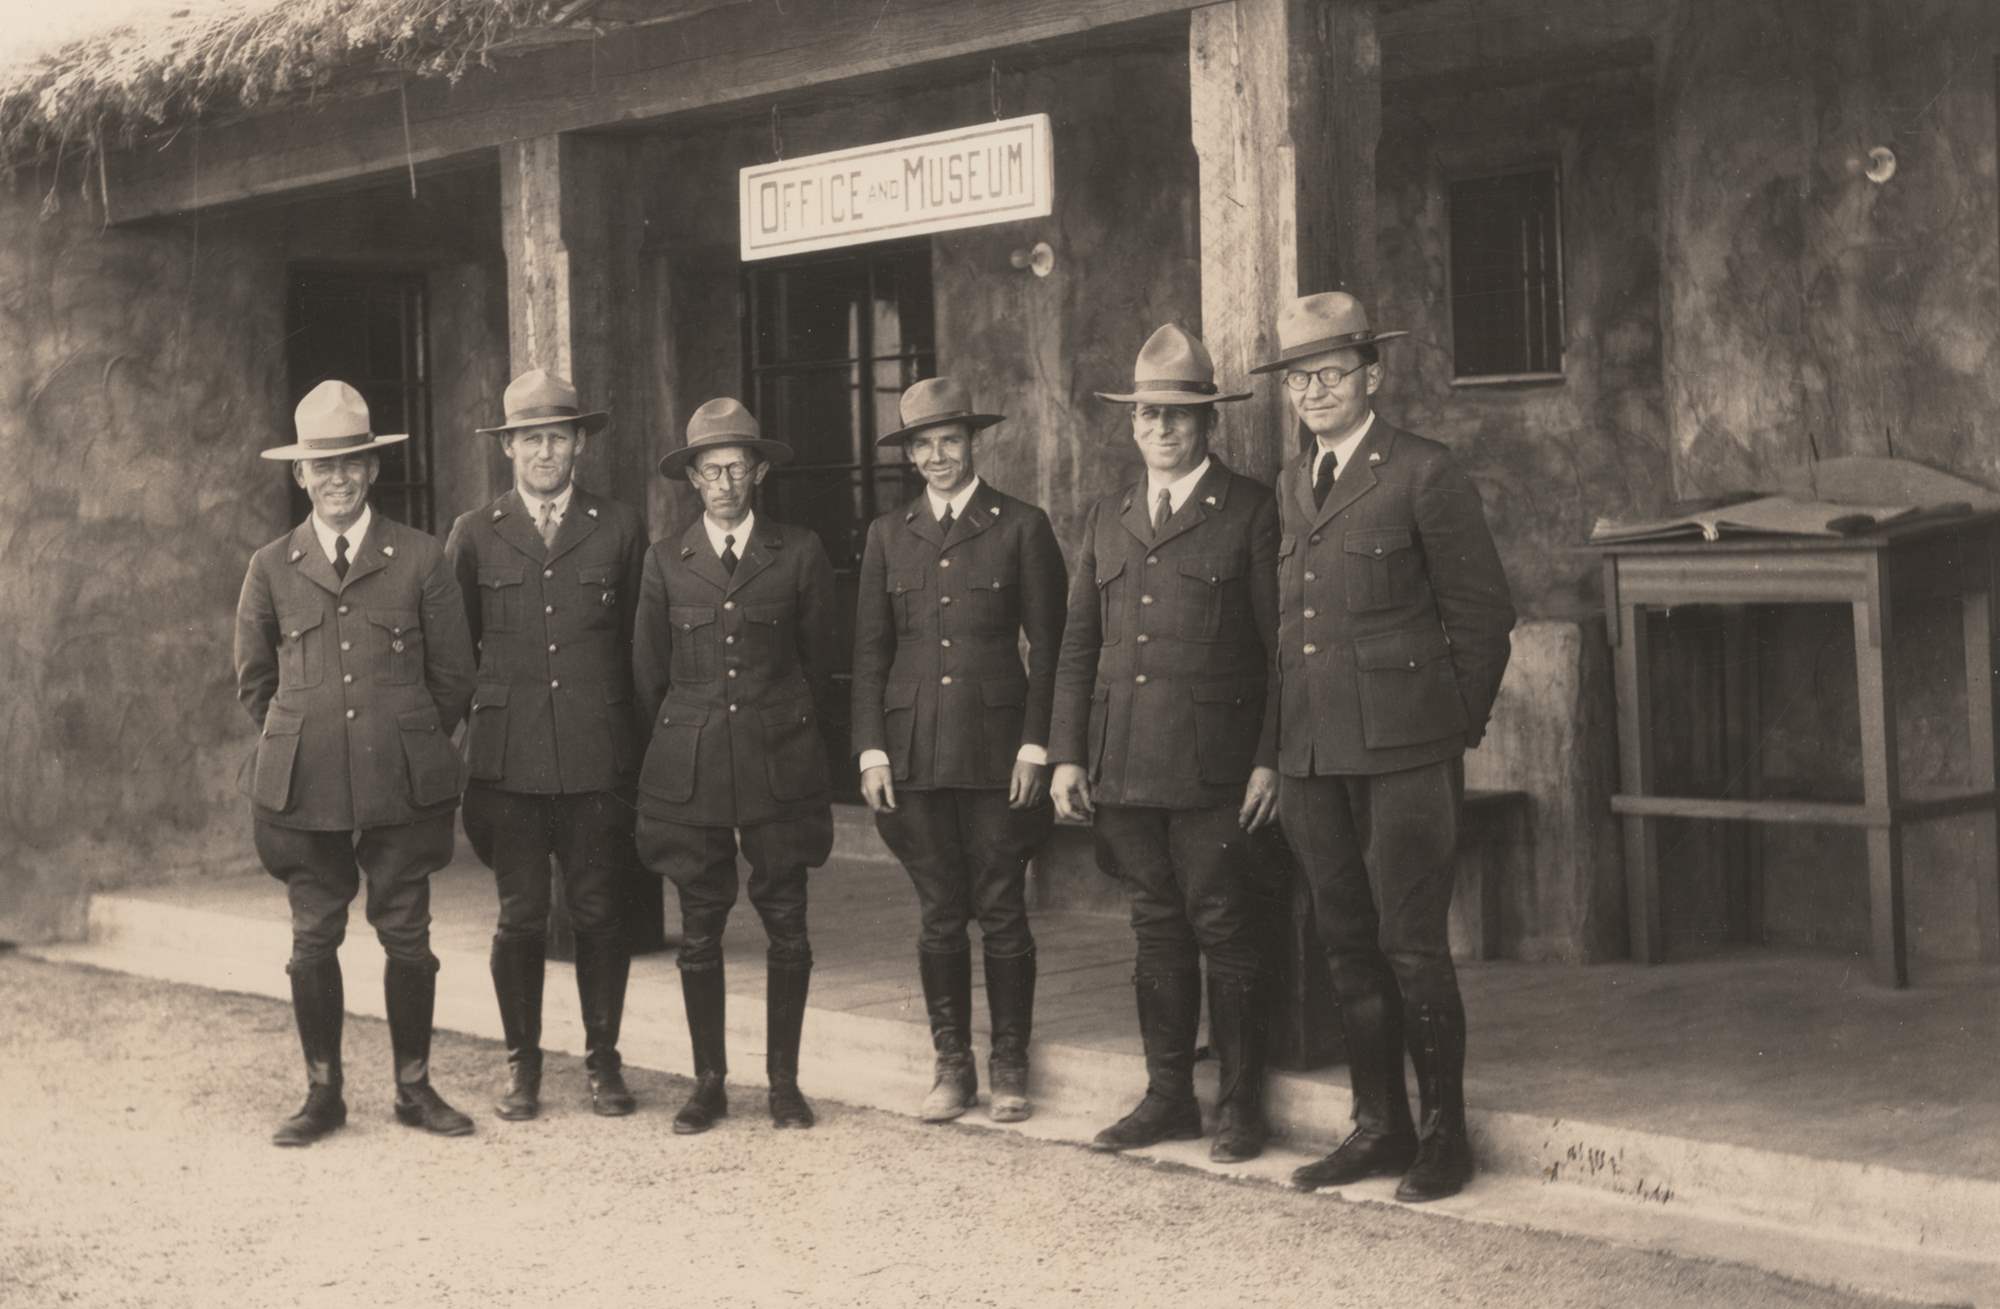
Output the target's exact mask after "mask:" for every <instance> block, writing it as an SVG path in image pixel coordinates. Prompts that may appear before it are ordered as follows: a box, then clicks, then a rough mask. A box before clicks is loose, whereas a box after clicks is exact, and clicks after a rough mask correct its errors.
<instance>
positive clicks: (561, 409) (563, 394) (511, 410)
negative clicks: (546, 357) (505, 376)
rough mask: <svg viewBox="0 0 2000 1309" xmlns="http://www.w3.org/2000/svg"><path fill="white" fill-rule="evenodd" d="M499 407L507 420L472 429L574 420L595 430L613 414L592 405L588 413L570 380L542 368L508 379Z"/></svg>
mask: <svg viewBox="0 0 2000 1309" xmlns="http://www.w3.org/2000/svg"><path fill="white" fill-rule="evenodd" d="M500 408H501V410H502V412H504V413H505V414H506V415H507V421H506V422H504V423H501V424H500V425H499V426H498V427H478V428H474V429H473V430H474V431H476V432H479V433H481V434H482V435H486V436H491V435H494V434H497V433H501V432H511V431H514V430H516V429H517V428H522V427H544V426H547V425H548V424H550V423H575V424H576V425H577V428H578V430H580V431H584V432H595V431H597V430H598V429H599V428H601V427H603V426H604V425H605V424H606V423H608V422H610V421H611V415H610V414H609V413H607V412H605V411H604V410H602V409H593V410H591V411H590V412H589V413H585V412H584V411H583V407H582V406H581V405H580V404H578V403H577V398H576V387H575V386H574V385H573V384H572V383H571V382H570V380H569V379H568V378H567V377H561V376H558V375H557V374H555V373H551V372H547V371H545V370H543V369H540V368H532V369H529V370H528V371H527V372H525V373H523V374H521V375H520V376H519V377H517V378H515V379H514V380H513V381H511V382H509V383H507V392H506V394H505V395H503V396H502V397H501V399H500Z"/></svg>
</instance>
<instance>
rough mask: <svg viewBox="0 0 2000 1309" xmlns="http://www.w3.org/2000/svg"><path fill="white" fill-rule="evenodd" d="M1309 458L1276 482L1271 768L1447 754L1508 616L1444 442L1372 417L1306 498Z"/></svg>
mask: <svg viewBox="0 0 2000 1309" xmlns="http://www.w3.org/2000/svg"><path fill="white" fill-rule="evenodd" d="M1315 453H1316V451H1315V450H1314V449H1312V448H1308V449H1307V450H1306V451H1305V452H1304V453H1303V454H1301V455H1299V456H1298V457H1297V458H1295V459H1293V460H1292V461H1291V463H1289V464H1288V465H1287V466H1286V468H1285V471H1284V472H1283V474H1281V475H1280V477H1279V478H1278V500H1279V504H1280V508H1281V511H1282V513H1283V515H1284V538H1283V540H1282V542H1281V543H1280V545H1279V550H1278V553H1279V555H1280V559H1279V571H1278V576H1279V589H1278V595H1279V614H1280V617H1279V624H1278V626H1279V638H1280V639H1279V647H1278V648H1279V651H1280V659H1279V668H1280V682H1281V685H1282V691H1283V702H1284V712H1283V718H1282V722H1283V727H1282V729H1281V731H1280V740H1279V746H1280V749H1279V754H1280V760H1281V766H1282V768H1283V771H1284V772H1285V774H1286V775H1287V776H1290V777H1307V776H1312V775H1315V774H1353V773H1388V772H1398V771H1401V770H1402V769H1406V768H1416V767H1419V766H1420V765H1423V764H1427V763H1435V762H1436V761H1438V760H1440V759H1447V758H1450V757H1452V756H1454V755H1457V754H1459V753H1460V752H1461V751H1463V750H1465V749H1466V748H1467V747H1469V746H1472V745H1476V744H1478V742H1479V739H1480V737H1481V736H1483V735H1484V734H1485V732H1486V720H1487V717H1488V715H1490V714H1491V713H1492V711H1493V699H1494V696H1495V695H1496V694H1498V692H1499V689H1500V677H1501V674H1502V673H1503V672H1505V671H1506V668H1507V656H1508V653H1509V649H1510V642H1509V640H1508V633H1509V631H1511V630H1512V628H1513V626H1514V604H1513V600H1512V597H1511V595H1510V594H1509V591H1508V588H1507V575H1506V573H1505V572H1504V571H1502V569H1501V566H1500V554H1499V551H1498V550H1496V549H1495V548H1494V545H1493V535H1492V533H1491V532H1490V531H1488V529H1487V526H1486V514H1485V510H1484V509H1483V507H1482V506H1481V504H1480V500H1479V489H1478V488H1477V487H1476V486H1474V485H1473V483H1472V479H1471V478H1470V477H1467V476H1466V474H1465V471H1464V469H1462V468H1461V467H1460V466H1459V464H1458V461H1457V460H1456V459H1454V458H1453V457H1452V453H1451V451H1450V450H1449V449H1447V448H1446V447H1444V446H1442V445H1440V444H1438V443H1437V442H1436V441H1427V440H1425V439H1424V438H1423V437H1421V436H1413V435H1411V434H1410V433H1408V432H1405V431H1401V430H1399V429H1397V428H1394V427H1391V426H1389V425H1388V424H1387V423H1385V422H1383V421H1382V419H1381V417H1380V416H1379V415H1378V416H1377V417H1376V419H1375V426H1374V427H1373V428H1371V429H1370V430H1369V432H1368V435H1367V436H1366V437H1364V438H1362V441H1361V444H1360V445H1359V446H1357V447H1356V448H1355V450H1354V455H1353V458H1352V461H1351V466H1350V467H1348V468H1346V469H1343V470H1342V471H1341V473H1340V476H1339V478H1338V480H1336V481H1335V482H1334V484H1333V490H1332V492H1331V493H1330V494H1329V495H1328V496H1327V498H1326V504H1325V505H1324V506H1315V505H1314V504H1313V488H1312V458H1313V455H1314V454H1315Z"/></svg>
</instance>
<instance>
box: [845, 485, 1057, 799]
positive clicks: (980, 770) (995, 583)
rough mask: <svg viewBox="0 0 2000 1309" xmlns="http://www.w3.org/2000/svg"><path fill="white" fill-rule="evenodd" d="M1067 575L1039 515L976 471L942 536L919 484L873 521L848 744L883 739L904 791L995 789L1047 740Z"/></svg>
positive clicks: (864, 560) (879, 746)
mask: <svg viewBox="0 0 2000 1309" xmlns="http://www.w3.org/2000/svg"><path fill="white" fill-rule="evenodd" d="M1068 584H1069V574H1068V573H1067V571H1066V570H1065V569H1064V567H1063V558H1062V550H1061V548H1060V547H1059V546H1057V545H1056V535H1055V532H1054V531H1053V530H1051V529H1050V527H1049V519H1048V515H1047V514H1045V513H1043V512H1042V511H1041V510H1040V509H1037V508H1036V507H1035V506H1033V505H1030V504H1024V503H1023V502H1021V501H1019V500H1016V499H1014V497H1012V496H1010V495H1003V494H1002V493H1000V492H999V491H996V490H994V489H993V487H992V486H991V485H989V484H988V483H986V482H984V481H982V482H981V483H980V484H979V489H978V490H976V491H974V492H973V494H972V499H971V500H969V501H968V502H967V503H966V507H965V514H964V516H963V517H961V518H959V519H958V520H957V521H955V522H954V523H953V524H952V527H951V535H950V537H948V538H947V537H945V536H944V535H942V534H941V533H940V532H939V530H938V520H937V517H936V515H935V514H933V513H932V512H931V506H930V500H929V494H928V493H927V492H926V493H924V494H920V495H919V496H918V497H917V498H916V500H915V501H914V502H912V503H911V504H909V505H907V506H905V507H904V508H901V509H895V510H892V511H890V512H889V513H886V514H883V515H882V516H881V517H880V518H877V519H876V520H875V521H874V522H873V523H870V524H869V525H868V543H867V546H866V547H865V548H864V549H863V551H862V555H861V585H860V596H859V599H858V601H857V605H856V612H855V618H854V713H853V739H854V751H855V753H856V754H859V753H860V752H861V751H863V750H886V751H887V752H888V754H889V763H890V768H891V771H892V774H893V776H894V777H895V779H896V782H897V784H898V785H899V786H906V787H909V788H911V789H913V790H927V789H931V788H937V787H977V788H998V789H1001V790H1005V789H1006V788H1007V786H1008V783H1009V782H1010V781H1011V780H1012V778H1013V775H1014V760H1015V757H1016V756H1017V755H1018V754H1019V753H1020V749H1021V747H1022V746H1023V745H1037V746H1046V745H1047V744H1048V740H1049V707H1050V704H1051V701H1052V700H1053V699H1054V696H1055V676H1056V653H1057V648H1058V647H1059V645H1060V644H1061V642H1062V631H1063V604H1064V592H1065V590H1066V589H1067V587H1068ZM1024 632H1025V633H1026V634H1027V638H1028V663H1027V669H1026V671H1025V672H1023V670H1022V667H1021V636H1022V634H1023V633H1024Z"/></svg>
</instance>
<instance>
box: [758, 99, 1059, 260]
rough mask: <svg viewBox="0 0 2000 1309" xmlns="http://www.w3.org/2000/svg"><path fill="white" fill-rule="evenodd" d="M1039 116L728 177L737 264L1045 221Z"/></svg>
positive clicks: (1045, 142) (1045, 126)
mask: <svg viewBox="0 0 2000 1309" xmlns="http://www.w3.org/2000/svg"><path fill="white" fill-rule="evenodd" d="M1054 198H1055V163H1054V156H1053V155H1052V154H1051V152H1050V149H1049V116H1048V115H1047V114H1029V115H1028V116H1026V117H1025V118H1008V119H1003V120H1001V121H999V122H993V123H982V124H980V125H979V126H977V127H963V128H956V129H953V130H951V131H948V132H932V133H931V134H930V135H928V136H912V137H907V138H905V139H903V140H901V141H885V142H883V143H881V144H880V145H864V146H857V147H856V148H854V149H852V150H835V151H833V152H832V153H830V154H823V155H808V156H806V157H805V158H802V159H781V160H779V161H778V162H777V163H774V164H758V165H756V166H755V167H752V168H745V169H743V170H742V171H741V173H740V174H739V175H738V203H739V206H740V209H739V213H740V217H741V224H742V232H743V258H744V259H745V260H751V259H770V258H773V257H774V256H777V255H789V254H798V253H800V252H802V251H806V250H829V249H833V248H834V247H836V246H846V245H860V244H862V243H864V242H868V241H887V240H891V239H893V238H895V237H902V236H921V235H923V234H924V233H926V232H949V231H954V230H956V229H958V228H961V227H984V226H986V225H988V224H990V223H1011V222H1014V221H1016V220H1018V219H1023V218H1042V217H1046V216H1047V215H1048V213H1049V211H1050V208H1051V207H1052V205H1053V203H1054Z"/></svg>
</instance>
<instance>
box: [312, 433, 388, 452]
mask: <svg viewBox="0 0 2000 1309" xmlns="http://www.w3.org/2000/svg"><path fill="white" fill-rule="evenodd" d="M374 439H375V436H374V434H373V433H372V432H350V433H348V434H347V435H345V436H308V437H303V438H301V439H300V441H299V444H300V445H302V446H304V447H305V448H306V449H308V450H347V449H351V448H352V447H354V446H357V445H367V444H368V443H369V442H370V441H372V440H374Z"/></svg>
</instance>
